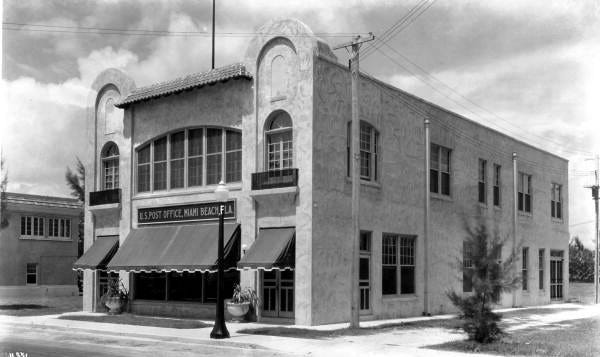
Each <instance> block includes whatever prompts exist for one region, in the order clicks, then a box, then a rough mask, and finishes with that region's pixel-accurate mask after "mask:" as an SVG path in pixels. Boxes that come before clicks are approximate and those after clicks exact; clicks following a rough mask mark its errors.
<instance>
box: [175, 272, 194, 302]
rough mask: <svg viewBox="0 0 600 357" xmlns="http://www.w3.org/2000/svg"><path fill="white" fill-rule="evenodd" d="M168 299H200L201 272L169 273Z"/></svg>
mask: <svg viewBox="0 0 600 357" xmlns="http://www.w3.org/2000/svg"><path fill="white" fill-rule="evenodd" d="M168 296H169V300H173V301H202V273H198V272H196V273H189V272H183V273H169V294H168Z"/></svg>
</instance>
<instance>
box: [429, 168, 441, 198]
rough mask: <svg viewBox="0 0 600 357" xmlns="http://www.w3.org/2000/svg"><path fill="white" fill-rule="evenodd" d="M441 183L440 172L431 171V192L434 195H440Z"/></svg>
mask: <svg viewBox="0 0 600 357" xmlns="http://www.w3.org/2000/svg"><path fill="white" fill-rule="evenodd" d="M438 188H439V183H438V171H437V170H429V191H430V192H433V193H438V192H439V191H438Z"/></svg>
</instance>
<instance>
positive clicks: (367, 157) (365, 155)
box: [360, 151, 371, 180]
mask: <svg viewBox="0 0 600 357" xmlns="http://www.w3.org/2000/svg"><path fill="white" fill-rule="evenodd" d="M360 177H361V178H363V179H367V180H368V179H370V178H371V154H370V153H369V152H366V151H361V152H360Z"/></svg>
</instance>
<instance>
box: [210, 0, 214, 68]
mask: <svg viewBox="0 0 600 357" xmlns="http://www.w3.org/2000/svg"><path fill="white" fill-rule="evenodd" d="M212 10H213V13H212V67H210V68H211V69H215V0H213V8H212Z"/></svg>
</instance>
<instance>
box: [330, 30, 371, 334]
mask: <svg viewBox="0 0 600 357" xmlns="http://www.w3.org/2000/svg"><path fill="white" fill-rule="evenodd" d="M374 39H375V36H373V34H372V33H369V36H368V37H366V38H363V37H361V36H356V37H355V38H354V39H353V40H352V41H349V42H346V43H343V44H341V45H339V46H337V47H335V48H334V50H337V49H339V48H346V49H348V47H350V48H351V57H350V72H351V75H352V125H351V131H350V133H351V135H352V141H351V142H352V145H351V147H350V155H351V156H350V157H351V160H349V161H350V162H351V165H352V174H351V176H352V262H351V264H350V267H351V274H350V279H351V281H350V289H351V291H350V299H351V300H350V310H351V311H350V327H351V328H358V327H359V326H360V323H359V309H360V294H359V284H358V279H359V276H358V273H359V271H358V260H359V258H360V256H359V241H360V222H359V215H360V151H359V150H360V148H359V135H360V118H359V114H360V112H359V107H358V82H359V79H360V72H359V62H358V59H359V50H360V46H361V44H363V43H365V42H369V41H373V40H374Z"/></svg>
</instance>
